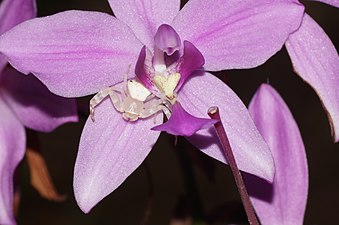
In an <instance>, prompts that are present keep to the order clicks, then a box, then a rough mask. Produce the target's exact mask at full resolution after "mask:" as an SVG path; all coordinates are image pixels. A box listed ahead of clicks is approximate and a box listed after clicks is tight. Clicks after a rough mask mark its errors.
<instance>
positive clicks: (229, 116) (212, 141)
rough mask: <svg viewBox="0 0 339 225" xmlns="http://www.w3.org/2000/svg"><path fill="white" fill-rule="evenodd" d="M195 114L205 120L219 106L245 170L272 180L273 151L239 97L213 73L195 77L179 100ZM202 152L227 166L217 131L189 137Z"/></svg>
mask: <svg viewBox="0 0 339 225" xmlns="http://www.w3.org/2000/svg"><path fill="white" fill-rule="evenodd" d="M178 101H180V103H181V104H182V106H183V107H184V108H185V109H186V110H187V111H188V112H189V113H190V114H192V115H195V116H199V117H205V116H206V115H207V110H208V109H209V108H210V107H211V106H218V107H219V109H220V115H221V119H222V123H223V125H224V128H225V131H226V133H227V135H228V139H229V142H230V145H231V147H232V149H233V153H234V156H235V158H236V160H237V163H238V166H239V168H240V169H241V170H243V171H245V172H248V173H251V174H254V175H256V176H259V177H262V178H264V179H266V180H269V181H272V180H273V175H274V164H273V159H272V155H271V153H270V150H269V148H268V146H267V144H266V143H265V141H264V139H263V138H262V137H261V136H260V134H259V131H258V130H257V129H256V127H255V125H254V123H253V121H252V119H251V117H250V114H249V113H248V111H247V109H246V107H245V105H244V104H243V103H242V102H241V100H240V99H239V98H238V96H237V95H236V94H235V93H234V92H233V91H232V90H231V89H230V88H229V87H228V86H227V85H225V84H224V83H223V82H222V81H221V80H219V79H218V78H216V77H215V76H213V75H212V74H205V75H203V76H197V77H192V78H191V79H189V80H188V81H187V83H185V85H184V86H183V87H182V89H181V91H180V94H179V99H178ZM188 140H189V141H191V142H192V144H193V145H195V146H196V147H197V148H199V149H201V151H202V152H204V153H206V154H207V155H209V156H211V157H212V158H215V159H217V160H219V161H221V162H223V163H226V161H225V157H224V155H223V153H222V148H221V146H220V143H219V140H218V137H217V134H216V133H215V131H214V128H210V129H208V130H201V131H198V132H197V133H196V134H194V135H193V136H192V137H189V138H188Z"/></svg>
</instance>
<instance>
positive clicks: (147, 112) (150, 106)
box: [140, 99, 171, 118]
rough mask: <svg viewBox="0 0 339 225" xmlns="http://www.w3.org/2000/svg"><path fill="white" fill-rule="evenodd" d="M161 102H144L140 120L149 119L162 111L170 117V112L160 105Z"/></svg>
mask: <svg viewBox="0 0 339 225" xmlns="http://www.w3.org/2000/svg"><path fill="white" fill-rule="evenodd" d="M162 103H163V102H162V100H160V99H159V100H157V101H149V102H146V103H145V105H144V109H143V111H142V112H141V114H140V118H147V117H150V116H152V115H154V114H156V113H157V112H159V111H163V112H164V113H165V115H166V116H167V117H169V116H170V115H171V112H170V111H169V109H168V108H167V107H166V106H165V105H163V104H162Z"/></svg>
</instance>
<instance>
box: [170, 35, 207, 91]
mask: <svg viewBox="0 0 339 225" xmlns="http://www.w3.org/2000/svg"><path fill="white" fill-rule="evenodd" d="M180 60H181V62H180V64H179V65H180V68H179V72H180V81H179V83H178V86H177V87H176V90H180V88H181V86H182V85H183V84H184V83H185V81H186V80H187V79H188V78H189V77H190V75H192V73H193V72H194V71H195V70H197V69H199V68H201V67H202V66H203V65H204V64H205V59H204V56H203V55H202V54H201V53H200V52H199V50H198V49H197V48H196V47H195V46H194V45H193V44H192V43H191V42H189V41H184V55H183V56H182V57H181V58H180Z"/></svg>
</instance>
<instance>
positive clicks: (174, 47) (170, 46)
mask: <svg viewBox="0 0 339 225" xmlns="http://www.w3.org/2000/svg"><path fill="white" fill-rule="evenodd" d="M154 44H155V46H156V47H158V49H160V50H161V51H163V52H166V53H167V55H172V54H173V53H174V52H175V51H178V50H179V49H180V46H181V40H180V37H179V35H178V33H177V32H176V31H175V30H174V29H173V27H171V26H170V25H168V24H162V25H161V26H160V27H159V28H158V30H157V32H156V34H155V36H154Z"/></svg>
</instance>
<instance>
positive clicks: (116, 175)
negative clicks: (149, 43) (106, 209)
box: [73, 99, 162, 213]
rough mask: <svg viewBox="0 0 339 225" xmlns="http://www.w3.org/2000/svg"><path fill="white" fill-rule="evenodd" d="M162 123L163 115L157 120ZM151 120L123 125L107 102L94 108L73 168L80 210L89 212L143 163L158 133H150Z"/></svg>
mask: <svg viewBox="0 0 339 225" xmlns="http://www.w3.org/2000/svg"><path fill="white" fill-rule="evenodd" d="M157 121H158V122H162V115H159V116H158V118H157ZM154 125H157V123H155V120H154V118H153V117H152V118H149V119H146V120H138V121H137V122H126V121H124V120H123V118H122V115H121V113H118V112H117V111H116V110H115V109H114V107H113V106H112V103H111V101H110V100H109V99H106V100H105V101H104V102H102V103H101V104H100V105H99V106H98V107H97V108H96V109H95V122H92V120H91V119H88V120H87V122H86V125H85V127H84V130H83V132H82V135H81V139H80V145H79V152H78V156H77V159H76V162H75V168H74V183H73V186H74V194H75V198H76V200H77V203H78V205H79V207H80V208H81V209H82V211H84V212H85V213H87V212H89V211H90V210H91V209H92V207H94V206H95V205H96V204H97V203H98V202H99V201H101V200H102V199H103V198H104V197H106V196H107V195H108V194H110V193H111V192H112V191H114V190H115V189H116V188H118V187H119V186H120V185H121V183H122V182H123V181H124V180H125V179H126V178H127V177H128V176H129V175H130V174H131V173H132V172H133V171H134V170H135V169H136V168H137V167H138V166H139V165H140V164H141V163H142V162H143V161H144V159H145V158H146V156H147V155H148V153H149V152H150V151H151V149H152V147H153V145H154V143H155V142H156V140H157V139H158V137H159V134H160V132H155V131H151V130H150V129H151V127H153V126H154Z"/></svg>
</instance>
